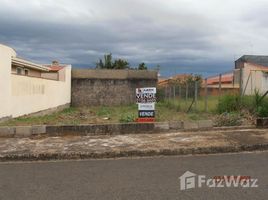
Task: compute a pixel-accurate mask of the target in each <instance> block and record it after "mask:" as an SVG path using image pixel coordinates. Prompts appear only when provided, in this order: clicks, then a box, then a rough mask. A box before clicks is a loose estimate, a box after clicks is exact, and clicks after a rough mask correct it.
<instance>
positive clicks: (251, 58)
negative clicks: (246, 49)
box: [235, 55, 268, 66]
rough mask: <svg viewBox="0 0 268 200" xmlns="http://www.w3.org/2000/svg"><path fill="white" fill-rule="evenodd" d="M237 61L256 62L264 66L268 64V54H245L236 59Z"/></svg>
mask: <svg viewBox="0 0 268 200" xmlns="http://www.w3.org/2000/svg"><path fill="white" fill-rule="evenodd" d="M237 62H248V63H255V64H259V65H263V66H268V56H264V55H243V56H242V57H240V58H239V59H237V60H236V61H235V63H237Z"/></svg>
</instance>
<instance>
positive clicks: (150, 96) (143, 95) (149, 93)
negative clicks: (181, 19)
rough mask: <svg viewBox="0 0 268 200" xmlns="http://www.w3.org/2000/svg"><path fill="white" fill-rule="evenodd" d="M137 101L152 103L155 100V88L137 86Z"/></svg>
mask: <svg viewBox="0 0 268 200" xmlns="http://www.w3.org/2000/svg"><path fill="white" fill-rule="evenodd" d="M136 101H137V103H154V102H155V101H156V88H153V87H152V88H137V89H136Z"/></svg>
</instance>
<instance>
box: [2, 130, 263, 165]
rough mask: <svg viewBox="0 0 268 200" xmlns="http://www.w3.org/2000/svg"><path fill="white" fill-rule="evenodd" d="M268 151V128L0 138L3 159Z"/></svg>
mask: <svg viewBox="0 0 268 200" xmlns="http://www.w3.org/2000/svg"><path fill="white" fill-rule="evenodd" d="M253 150H268V129H242V130H225V131H198V132H177V133H162V134H137V135H135V134H132V135H115V136H65V137H43V138H42V137H40V138H32V139H30V138H1V139H0V160H1V161H9V160H48V159H80V158H81V159H83V158H113V157H126V156H154V155H185V154H202V153H224V152H238V151H253Z"/></svg>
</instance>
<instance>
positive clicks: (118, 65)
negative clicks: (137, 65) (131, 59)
mask: <svg viewBox="0 0 268 200" xmlns="http://www.w3.org/2000/svg"><path fill="white" fill-rule="evenodd" d="M96 68H97V69H127V68H129V63H128V62H127V60H124V59H116V60H115V61H113V57H112V54H111V53H109V54H105V55H104V61H103V60H102V59H100V60H99V62H97V63H96Z"/></svg>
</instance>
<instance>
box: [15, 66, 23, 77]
mask: <svg viewBox="0 0 268 200" xmlns="http://www.w3.org/2000/svg"><path fill="white" fill-rule="evenodd" d="M16 71H17V74H19V75H22V68H20V67H17V69H16Z"/></svg>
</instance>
